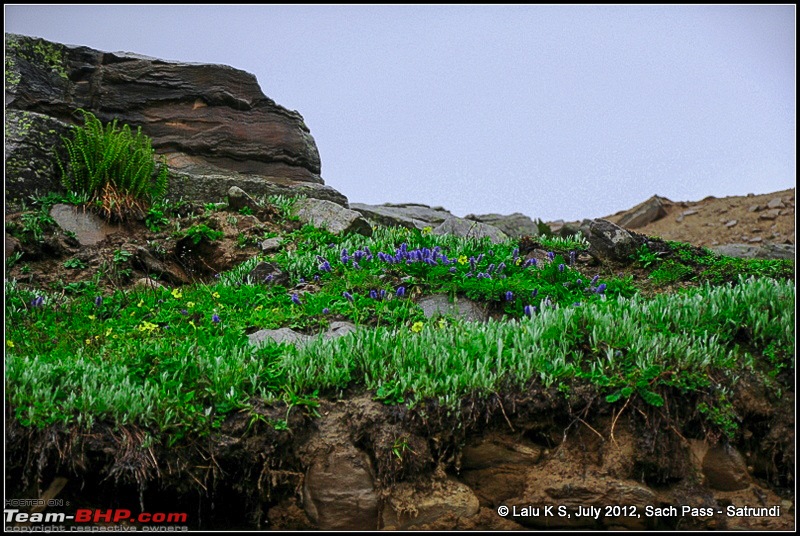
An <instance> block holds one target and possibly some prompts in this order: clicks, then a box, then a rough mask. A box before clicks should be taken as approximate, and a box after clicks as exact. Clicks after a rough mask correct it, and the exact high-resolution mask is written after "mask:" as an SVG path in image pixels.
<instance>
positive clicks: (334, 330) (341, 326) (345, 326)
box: [247, 322, 357, 346]
mask: <svg viewBox="0 0 800 536" xmlns="http://www.w3.org/2000/svg"><path fill="white" fill-rule="evenodd" d="M356 329H357V328H356V326H355V324H352V323H350V322H331V325H330V326H328V330H327V331H325V332H324V333H322V334H321V336H322V338H324V339H335V338H337V337H344V336H345V335H347V334H349V333H353V332H354V331H355V330H356ZM247 338H248V340H249V342H250V344H252V345H253V346H259V345H261V344H263V343H264V342H265V341H267V340H272V341H274V342H275V343H277V344H282V343H290V344H294V345H295V346H302V345H304V344H306V343H307V342H309V341H311V340H312V339H314V338H315V336H314V335H305V334H304V333H299V332H297V331H295V330H293V329H291V328H279V329H262V330H259V331H256V332H255V333H251V334H250V335H248V336H247Z"/></svg>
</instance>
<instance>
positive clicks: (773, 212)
mask: <svg viewBox="0 0 800 536" xmlns="http://www.w3.org/2000/svg"><path fill="white" fill-rule="evenodd" d="M780 215H781V210H780V209H778V208H772V209H769V210H765V211H764V212H762V213H761V214H759V215H758V217H759V219H762V220H774V219H775V218H777V217H778V216H780Z"/></svg>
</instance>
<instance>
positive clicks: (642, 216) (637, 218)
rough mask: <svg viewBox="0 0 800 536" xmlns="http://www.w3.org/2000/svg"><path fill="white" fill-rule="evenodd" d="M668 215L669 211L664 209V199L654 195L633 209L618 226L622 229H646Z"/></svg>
mask: <svg viewBox="0 0 800 536" xmlns="http://www.w3.org/2000/svg"><path fill="white" fill-rule="evenodd" d="M666 215H667V210H666V208H664V202H663V201H662V198H660V197H658V196H657V195H654V196H653V197H651V198H650V199H648V200H647V201H645V202H643V203H641V204H639V205H637V206H635V207H633V208H632V209H630V210H629V211H627V212H626V213H625V214H623V215H622V217H621V218H620V219H619V222H618V225H619V226H620V227H629V228H631V229H636V228H639V227H644V226H645V225H647V224H648V223H652V222H654V221H656V220H660V219H661V218H663V217H664V216H666Z"/></svg>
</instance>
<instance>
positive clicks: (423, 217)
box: [350, 203, 453, 229]
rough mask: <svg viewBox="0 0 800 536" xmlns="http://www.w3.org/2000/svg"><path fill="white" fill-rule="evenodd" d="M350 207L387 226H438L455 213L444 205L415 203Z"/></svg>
mask: <svg viewBox="0 0 800 536" xmlns="http://www.w3.org/2000/svg"><path fill="white" fill-rule="evenodd" d="M350 208H351V209H353V210H356V211H358V212H360V213H361V214H362V215H363V216H364V217H365V218H367V219H368V220H371V221H374V222H375V223H378V224H380V225H386V226H387V227H395V226H399V227H407V228H409V229H413V228H417V229H424V228H425V227H436V226H437V225H439V224H440V223H442V222H443V221H445V220H446V219H448V218H450V217H452V216H453V215H452V214H451V213H450V212H448V211H447V210H445V209H443V208H442V207H433V208H432V207H429V206H428V205H419V204H414V203H405V204H393V203H386V204H383V205H366V204H364V203H350Z"/></svg>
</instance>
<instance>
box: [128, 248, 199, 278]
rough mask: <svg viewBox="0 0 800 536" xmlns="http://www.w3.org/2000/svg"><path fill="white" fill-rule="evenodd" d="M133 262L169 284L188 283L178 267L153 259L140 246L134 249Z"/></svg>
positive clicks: (184, 274)
mask: <svg viewBox="0 0 800 536" xmlns="http://www.w3.org/2000/svg"><path fill="white" fill-rule="evenodd" d="M133 261H134V264H135V265H136V266H137V267H138V268H140V269H142V270H144V271H145V272H147V273H148V274H155V275H157V276H159V277H160V278H161V279H163V280H164V281H167V282H169V283H172V284H175V285H182V284H186V283H189V282H190V280H189V277H188V276H187V275H186V273H184V271H183V270H182V269H181V268H180V267H178V266H175V265H173V263H169V262H164V261H161V260H159V259H157V258H155V257H154V256H153V254H152V253H150V252H149V251H148V250H147V249H145V248H143V247H141V246H139V247H137V248H136V252H135V253H134V257H133Z"/></svg>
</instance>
